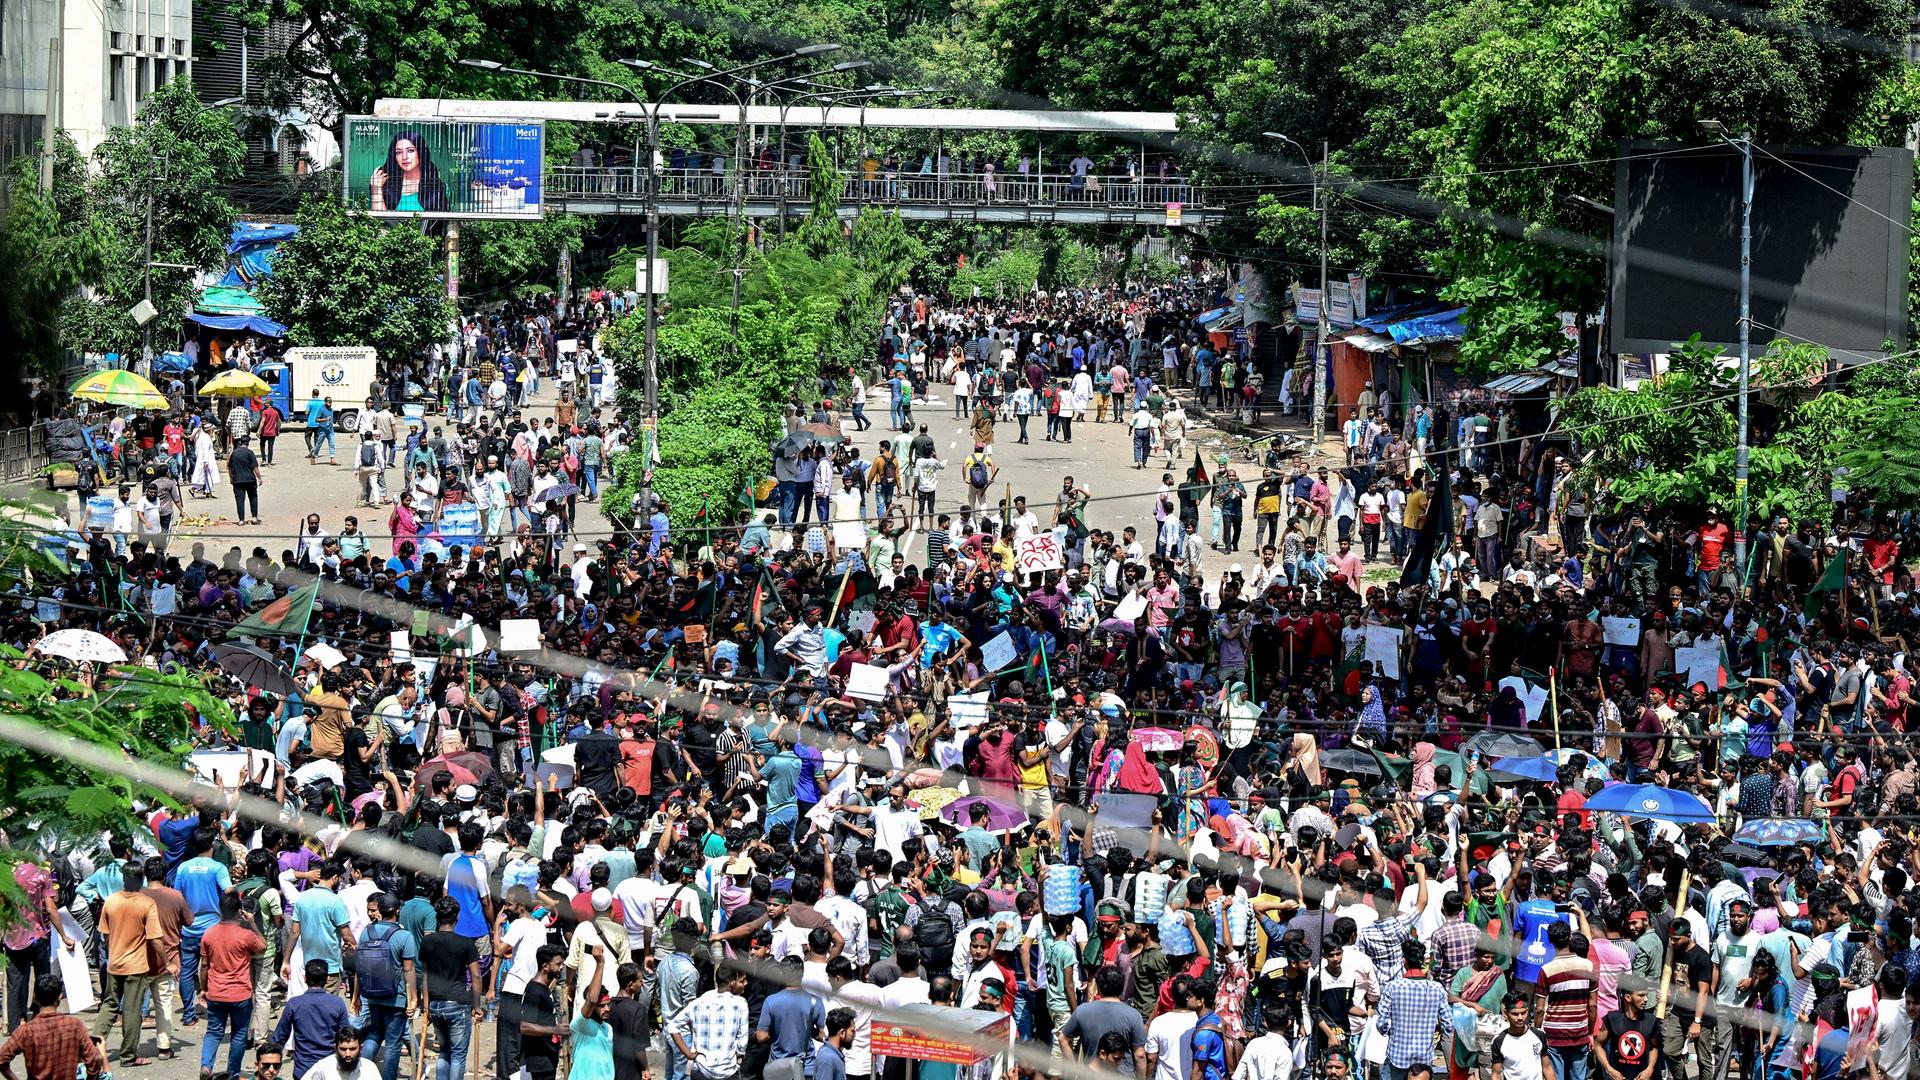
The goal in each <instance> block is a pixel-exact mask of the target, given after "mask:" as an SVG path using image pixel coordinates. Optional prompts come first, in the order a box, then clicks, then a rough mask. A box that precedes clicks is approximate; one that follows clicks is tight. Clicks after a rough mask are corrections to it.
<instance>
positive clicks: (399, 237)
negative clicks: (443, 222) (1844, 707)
mask: <svg viewBox="0 0 1920 1080" xmlns="http://www.w3.org/2000/svg"><path fill="white" fill-rule="evenodd" d="M299 226H300V231H299V233H297V234H296V235H295V236H294V237H293V238H292V239H290V240H288V241H286V242H285V243H283V244H281V245H280V251H279V254H278V255H277V256H275V258H274V264H273V273H272V274H270V275H268V276H267V277H266V278H265V279H263V280H262V281H261V283H260V286H259V296H260V302H261V303H262V304H263V305H264V306H265V308H266V311H267V314H268V315H269V316H271V317H272V318H274V319H277V320H279V321H280V322H283V323H285V324H286V326H287V333H288V336H289V337H290V338H291V339H292V340H293V341H294V342H295V343H297V344H301V345H371V346H373V347H374V348H376V349H378V350H379V351H380V355H381V356H382V357H408V356H413V355H415V354H417V353H419V352H420V351H422V350H424V349H426V348H428V347H429V346H431V345H433V344H434V343H435V342H437V341H441V340H444V339H445V338H446V336H447V326H448V323H449V322H450V321H451V320H452V319H453V318H454V314H455V312H454V306H453V304H452V302H451V301H449V300H448V299H447V295H446V285H445V282H444V280H443V279H442V277H441V274H440V265H439V261H438V246H437V245H436V244H435V243H434V240H433V238H432V237H430V236H428V235H426V233H424V232H422V231H421V228H420V225H419V224H418V223H416V222H411V221H401V222H392V223H389V222H384V221H379V220H376V219H374V218H372V217H369V216H368V215H366V214H363V213H361V212H359V211H357V210H349V209H347V208H346V207H344V206H342V205H340V204H339V203H338V202H335V201H333V200H329V199H311V200H308V202H307V203H306V204H305V205H303V206H302V207H301V208H300V215H299Z"/></svg>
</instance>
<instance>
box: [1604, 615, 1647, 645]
mask: <svg viewBox="0 0 1920 1080" xmlns="http://www.w3.org/2000/svg"><path fill="white" fill-rule="evenodd" d="M1600 626H1601V629H1602V630H1603V632H1604V637H1603V640H1605V641H1606V643H1607V644H1609V645H1638V644H1640V620H1639V619H1630V618H1627V617H1625V616H1622V615H1608V616H1605V617H1604V618H1602V619H1601V620H1600Z"/></svg>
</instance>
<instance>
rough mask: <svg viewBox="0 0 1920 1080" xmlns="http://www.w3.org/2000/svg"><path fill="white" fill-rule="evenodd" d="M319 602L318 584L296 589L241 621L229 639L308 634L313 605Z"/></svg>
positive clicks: (314, 583)
mask: <svg viewBox="0 0 1920 1080" xmlns="http://www.w3.org/2000/svg"><path fill="white" fill-rule="evenodd" d="M319 599H320V583H319V582H318V581H313V582H310V583H309V584H307V585H305V586H303V587H301V588H298V589H295V590H294V591H292V592H290V593H288V594H287V595H285V596H283V597H281V598H280V599H278V600H275V601H274V602H273V603H271V604H268V605H267V606H266V607H263V608H261V609H260V610H259V611H256V612H254V613H253V614H251V615H249V616H247V617H246V618H245V619H243V620H241V621H240V622H239V623H238V624H237V625H235V626H234V628H233V629H232V630H229V631H227V636H228V637H298V636H300V635H301V634H304V633H306V632H307V623H308V621H310V620H311V619H312V618H313V605H314V604H315V602H317V601H318V600H319Z"/></svg>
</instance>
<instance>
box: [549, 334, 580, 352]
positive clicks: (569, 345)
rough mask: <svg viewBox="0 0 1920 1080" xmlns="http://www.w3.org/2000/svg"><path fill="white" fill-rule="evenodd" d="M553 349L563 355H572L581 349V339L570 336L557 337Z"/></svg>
mask: <svg viewBox="0 0 1920 1080" xmlns="http://www.w3.org/2000/svg"><path fill="white" fill-rule="evenodd" d="M553 351H554V352H557V353H559V354H560V355H561V356H572V355H573V354H574V353H577V352H579V351H580V339H579V338H570V337H563V338H555V339H553Z"/></svg>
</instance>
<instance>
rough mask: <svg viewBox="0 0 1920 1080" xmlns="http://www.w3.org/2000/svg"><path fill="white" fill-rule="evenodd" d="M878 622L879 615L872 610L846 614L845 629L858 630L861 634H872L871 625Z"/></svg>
mask: <svg viewBox="0 0 1920 1080" xmlns="http://www.w3.org/2000/svg"><path fill="white" fill-rule="evenodd" d="M879 621H880V616H879V613H878V612H876V611H874V610H873V609H872V608H867V609H866V610H864V611H852V612H848V613H847V629H848V630H858V631H860V632H861V633H863V634H871V633H873V624H874V623H876V622H879Z"/></svg>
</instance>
